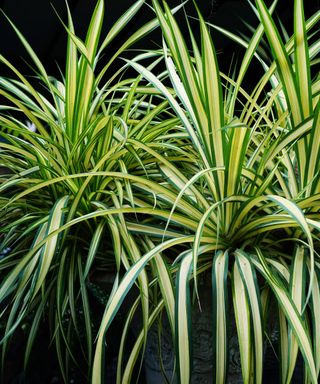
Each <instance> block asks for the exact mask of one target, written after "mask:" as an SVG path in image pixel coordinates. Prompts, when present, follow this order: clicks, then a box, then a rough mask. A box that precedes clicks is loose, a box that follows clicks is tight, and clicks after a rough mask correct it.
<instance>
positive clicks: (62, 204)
mask: <svg viewBox="0 0 320 384" xmlns="http://www.w3.org/2000/svg"><path fill="white" fill-rule="evenodd" d="M68 199H69V197H68V196H64V197H62V198H61V199H59V200H58V201H57V202H56V204H55V205H54V207H53V208H52V210H51V212H50V216H49V220H48V225H47V229H46V231H47V232H46V242H45V244H44V245H43V247H42V249H41V256H40V257H41V265H40V267H39V272H38V275H37V279H36V285H35V288H34V291H33V297H34V296H35V295H36V294H37V292H38V290H39V289H40V288H41V286H42V284H43V282H44V280H45V278H46V275H47V273H48V271H49V269H50V266H51V263H52V260H53V257H54V254H55V252H56V247H57V246H58V235H57V234H54V235H52V232H54V231H55V230H57V229H59V228H60V226H61V225H62V223H63V221H64V210H65V208H66V206H67V203H68Z"/></svg>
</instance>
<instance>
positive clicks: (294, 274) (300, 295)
mask: <svg viewBox="0 0 320 384" xmlns="http://www.w3.org/2000/svg"><path fill="white" fill-rule="evenodd" d="M305 269H306V260H305V249H304V247H302V246H297V247H296V249H295V252H294V256H293V267H292V270H291V273H290V293H291V297H292V301H293V302H294V304H295V305H296V308H297V311H298V312H299V314H300V315H302V308H303V306H304V300H305V282H306V277H305V272H306V271H305ZM288 340H289V351H288V372H287V377H286V383H290V382H291V380H292V375H293V371H294V368H295V366H296V361H297V356H298V343H297V340H296V338H295V336H294V335H293V334H292V331H291V330H290V329H289V335H288Z"/></svg>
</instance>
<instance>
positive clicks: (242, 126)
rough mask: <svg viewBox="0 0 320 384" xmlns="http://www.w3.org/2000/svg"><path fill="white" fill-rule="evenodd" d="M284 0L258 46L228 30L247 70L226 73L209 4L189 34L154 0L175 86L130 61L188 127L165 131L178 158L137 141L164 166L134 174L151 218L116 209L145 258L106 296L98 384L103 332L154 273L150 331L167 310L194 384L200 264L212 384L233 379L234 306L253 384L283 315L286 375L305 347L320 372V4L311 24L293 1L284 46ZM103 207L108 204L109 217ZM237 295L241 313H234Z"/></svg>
mask: <svg viewBox="0 0 320 384" xmlns="http://www.w3.org/2000/svg"><path fill="white" fill-rule="evenodd" d="M275 6H276V2H274V3H273V4H272V6H271V7H270V9H268V8H267V7H266V5H265V4H264V2H263V1H262V0H256V6H255V7H253V8H254V11H255V12H256V14H257V16H258V17H259V19H260V25H259V26H258V28H257V29H256V30H255V32H254V34H253V36H252V38H251V39H250V40H249V41H246V40H245V39H244V38H242V37H241V36H237V35H234V34H232V33H230V32H228V31H225V30H222V29H221V28H219V29H220V31H221V32H222V33H224V34H225V35H226V36H227V37H228V38H231V39H233V40H235V41H237V42H238V43H239V44H241V45H242V46H244V47H245V53H244V56H243V58H242V60H241V62H240V65H239V69H238V70H235V71H234V73H233V75H232V76H229V75H227V74H224V73H221V72H220V71H219V66H218V61H219V57H218V56H217V54H216V52H215V47H214V44H213V40H212V37H211V35H210V30H209V26H208V25H207V24H206V22H205V21H204V20H203V18H202V16H201V14H200V13H199V14H198V15H199V29H200V41H198V40H197V38H196V36H195V34H194V31H193V29H192V28H191V27H189V36H188V41H186V38H185V36H183V35H182V33H181V31H180V28H179V26H178V23H177V21H176V20H175V17H174V16H173V14H172V12H171V10H170V8H169V6H168V5H167V4H166V3H164V8H162V7H161V6H160V4H159V3H158V2H157V1H156V0H154V1H153V7H154V10H155V12H156V15H157V18H158V20H159V23H160V26H161V30H162V33H163V53H162V54H163V60H164V61H165V66H166V72H167V76H168V78H169V80H170V87H169V85H168V81H167V79H162V78H161V77H162V74H161V75H158V73H157V72H156V71H155V70H154V69H150V68H148V67H147V66H146V65H143V61H142V60H140V59H135V60H131V61H129V62H128V65H130V66H132V67H133V68H134V69H135V70H137V72H138V73H139V74H140V75H141V76H143V78H144V79H145V85H146V88H150V90H151V89H152V90H154V89H156V90H157V91H158V92H160V93H161V94H162V95H163V97H164V98H165V99H166V100H167V101H168V103H169V104H170V106H171V108H172V110H173V111H174V114H175V115H176V116H177V117H178V118H179V124H178V127H179V130H177V131H176V133H175V132H174V131H171V133H170V135H166V136H164V137H163V140H170V146H171V148H172V150H173V151H177V153H178V151H179V154H180V155H179V156H177V157H176V158H174V157H172V158H171V159H170V158H168V155H167V152H166V151H165V150H163V149H164V147H163V146H161V148H160V149H161V150H159V147H154V146H153V145H149V146H147V145H144V144H143V143H139V142H138V141H135V139H134V138H132V140H131V141H130V142H131V143H134V141H135V144H134V145H135V148H141V150H142V151H143V152H145V153H146V154H149V155H151V156H154V158H155V162H156V164H155V168H154V170H153V171H152V172H150V173H149V174H148V178H147V179H145V181H144V180H143V176H142V177H141V178H140V179H135V180H133V179H132V181H133V184H132V188H133V190H134V191H137V192H136V193H134V196H137V198H136V200H135V206H136V207H137V209H136V212H137V213H138V212H139V213H144V215H142V216H139V222H138V223H137V222H135V221H134V220H132V219H130V218H129V219H128V218H127V219H126V218H125V217H124V216H123V213H120V214H119V216H118V220H124V221H126V226H127V228H128V230H129V233H130V239H131V240H130V244H131V245H130V247H127V251H128V252H129V253H130V254H132V255H133V254H136V260H137V261H136V263H135V264H134V265H133V266H132V267H130V268H129V269H128V271H127V273H126V275H125V276H124V277H123V278H122V280H121V281H120V283H118V282H117V284H115V285H114V290H113V292H112V295H111V296H110V298H109V300H108V303H107V306H106V310H105V314H104V316H103V319H102V322H101V328H100V331H99V337H98V339H97V345H96V350H95V358H94V367H93V376H92V381H93V382H94V383H101V382H102V376H101V375H102V372H103V370H104V352H105V349H106V348H108V335H107V330H108V329H109V327H110V324H111V323H112V321H113V319H114V317H115V316H116V314H117V312H118V310H119V307H120V306H121V304H122V302H123V300H124V299H125V297H126V295H127V294H128V292H129V290H130V289H131V287H132V286H133V285H134V284H135V283H136V281H137V279H139V278H141V273H145V271H148V270H149V268H151V270H152V271H156V273H153V275H151V276H153V279H151V280H150V282H149V283H148V284H149V291H150V297H151V294H152V298H153V304H152V307H151V311H150V315H149V317H148V321H147V322H148V327H150V326H151V325H152V323H154V322H155V320H156V319H157V318H159V317H160V315H161V313H162V311H163V310H164V311H166V313H167V316H168V319H169V323H170V326H171V334H172V340H173V343H174V346H175V356H176V376H177V382H179V383H188V382H190V380H191V378H192V374H193V371H192V332H191V327H192V324H191V321H190V314H191V312H192V306H193V300H192V299H191V297H194V298H195V299H197V298H198V297H199V294H198V284H197V282H198V279H199V276H200V275H201V274H203V273H211V276H212V297H213V311H212V321H213V343H214V350H215V356H214V362H213V366H214V375H215V382H217V383H223V382H225V381H226V380H227V375H228V346H227V344H228V343H227V341H228V328H229V317H230V314H232V313H234V317H235V321H236V327H237V335H238V341H239V350H240V357H241V369H242V376H243V381H244V382H245V383H251V382H256V383H261V382H262V377H263V367H264V346H265V343H266V342H268V340H269V339H270V338H269V336H268V332H269V331H270V329H269V328H268V322H269V319H270V318H272V317H274V316H275V313H277V314H278V316H277V317H278V321H277V323H278V331H279V344H280V347H279V354H278V360H277V357H276V356H275V362H276V361H279V366H280V371H281V375H280V376H281V377H280V380H281V382H282V383H289V382H291V380H292V376H293V371H294V368H295V366H296V362H297V356H298V353H299V352H300V353H301V355H302V358H303V361H304V368H305V370H304V373H305V381H306V382H311V383H317V381H318V376H319V369H320V358H319V356H320V354H319V352H320V349H319V348H320V344H319V340H320V334H319V331H320V328H319V322H318V318H319V315H320V313H319V310H320V309H319V308H320V306H319V304H320V302H319V300H320V286H319V267H320V264H319V254H318V251H319V245H320V244H319V230H320V222H319V218H320V216H319V198H320V194H319V192H320V190H319V188H320V173H319V159H320V156H319V139H320V137H319V134H320V133H319V132H320V131H319V128H320V124H319V123H320V121H319V84H320V83H319V80H320V79H319V75H318V72H317V67H318V64H319V62H318V59H317V55H318V54H319V48H320V45H319V41H320V40H319V34H318V31H317V30H315V27H316V25H317V23H318V22H319V18H320V12H318V13H316V14H315V15H313V16H312V17H311V18H310V19H308V20H305V17H304V10H303V2H302V1H301V0H295V2H294V35H293V36H292V37H291V38H290V39H288V40H287V41H286V42H284V41H283V40H282V38H281V34H280V32H279V31H278V29H277V26H276V23H275V22H274V20H273V18H272V12H273V10H274V8H275ZM263 35H265V36H266V38H267V40H268V43H269V46H270V51H271V55H272V56H271V57H270V61H269V62H266V60H265V59H262V57H261V56H260V55H259V43H260V42H261V40H262V38H263ZM188 44H189V46H188ZM190 48H191V49H190ZM255 60H256V61H257V63H258V64H259V65H261V66H262V69H263V75H262V76H261V79H260V80H259V81H258V82H257V84H256V86H255V87H253V88H254V89H253V90H252V89H248V90H247V89H246V88H245V87H244V85H243V79H244V78H245V76H248V71H249V72H250V70H251V68H252V66H253V64H254V61H255ZM255 64H256V63H255ZM253 68H255V67H253ZM172 89H173V91H174V92H173V91H172ZM168 153H169V154H170V156H171V153H172V152H168ZM155 181H156V182H157V183H155ZM138 207H141V208H138ZM105 209H106V207H101V214H103V210H105ZM115 217H117V216H115ZM132 258H134V256H132ZM191 293H193V295H192V294H191ZM230 295H231V297H232V305H233V311H231V310H230V308H228V307H229V301H228V296H230ZM198 300H199V299H198ZM195 301H196V302H197V300H195ZM138 304H139V302H138V301H137V302H136V303H135V305H133V306H132V310H131V312H130V314H129V316H128V321H127V324H126V327H125V329H124V333H123V338H122V341H121V346H120V354H119V362H118V382H119V383H120V382H123V383H127V382H130V381H131V379H132V372H133V367H134V365H135V364H136V361H137V359H138V357H139V353H140V351H141V350H143V348H144V340H145V339H144V338H145V332H146V329H145V326H144V328H143V329H142V331H141V334H140V335H139V336H138V338H137V340H136V343H135V345H134V347H133V348H132V352H131V355H130V357H129V359H127V361H123V359H122V356H123V351H124V349H125V338H126V333H127V331H128V328H129V324H130V321H131V318H132V316H133V314H134V312H135V311H136V309H137V307H138ZM195 337H197V336H196V335H195ZM105 342H106V343H107V346H105Z"/></svg>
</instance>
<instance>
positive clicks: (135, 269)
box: [92, 236, 193, 384]
mask: <svg viewBox="0 0 320 384" xmlns="http://www.w3.org/2000/svg"><path fill="white" fill-rule="evenodd" d="M192 241H193V237H192V236H190V237H184V238H180V239H171V240H168V241H166V242H164V243H162V244H160V245H158V246H156V247H155V248H154V249H153V250H151V251H149V252H148V253H146V254H145V255H144V256H143V257H142V258H141V259H140V260H139V261H137V262H136V263H135V264H134V265H133V266H132V267H131V268H130V269H129V270H128V272H127V273H126V274H125V276H124V278H123V279H122V281H121V283H120V284H119V286H118V288H117V289H116V290H115V292H114V294H113V295H112V296H111V297H110V299H109V301H108V304H107V307H106V310H105V313H104V315H103V318H102V320H101V326H100V330H99V334H98V339H97V345H96V349H95V356H94V362H93V368H92V383H93V384H101V383H102V371H103V369H102V366H103V357H104V337H105V332H106V331H107V329H108V328H109V326H110V324H111V322H112V320H113V318H114V316H115V315H116V313H117V312H118V310H119V307H120V305H121V304H122V302H123V300H124V299H125V297H126V295H127V293H128V291H129V289H130V288H131V287H132V285H133V284H134V283H135V281H136V278H137V276H138V275H139V273H140V272H141V271H142V269H143V268H144V267H145V265H146V264H147V263H148V261H149V260H150V259H151V258H152V257H154V256H155V255H156V254H158V253H159V252H161V251H163V250H165V249H166V248H169V247H172V246H174V245H178V244H183V243H188V242H192Z"/></svg>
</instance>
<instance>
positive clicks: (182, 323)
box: [175, 251, 192, 384]
mask: <svg viewBox="0 0 320 384" xmlns="http://www.w3.org/2000/svg"><path fill="white" fill-rule="evenodd" d="M191 270H192V253H191V252H190V251H189V252H187V254H186V255H185V256H184V258H183V259H182V262H181V266H180V268H179V272H178V276H177V280H176V310H175V312H176V314H177V316H176V330H175V333H176V354H177V374H178V381H179V383H185V384H188V383H189V382H190V378H191V345H192V336H191V331H190V328H191V309H192V308H191V302H190V287H189V279H190V273H191Z"/></svg>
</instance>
